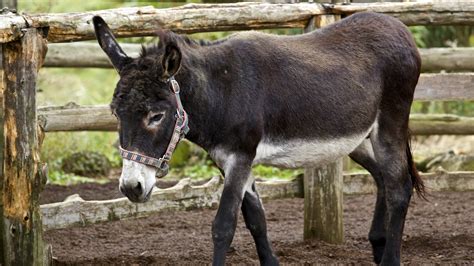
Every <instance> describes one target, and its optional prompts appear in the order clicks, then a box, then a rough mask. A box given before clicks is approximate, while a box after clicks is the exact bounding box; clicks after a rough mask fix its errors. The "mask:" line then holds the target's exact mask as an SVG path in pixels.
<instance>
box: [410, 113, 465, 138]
mask: <svg viewBox="0 0 474 266" xmlns="http://www.w3.org/2000/svg"><path fill="white" fill-rule="evenodd" d="M409 127H410V130H411V133H412V134H413V135H474V117H462V116H457V115H448V114H439V115H438V114H431V115H425V114H412V115H410V125H409Z"/></svg>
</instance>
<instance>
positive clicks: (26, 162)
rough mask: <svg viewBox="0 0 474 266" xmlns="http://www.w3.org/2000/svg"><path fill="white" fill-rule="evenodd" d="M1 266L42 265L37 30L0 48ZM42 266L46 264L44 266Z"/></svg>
mask: <svg viewBox="0 0 474 266" xmlns="http://www.w3.org/2000/svg"><path fill="white" fill-rule="evenodd" d="M1 48H2V49H1V53H0V58H1V61H2V66H1V67H2V71H1V72H2V75H1V77H2V80H1V82H0V100H1V101H0V109H1V110H0V159H1V160H0V168H1V169H0V264H1V265H43V264H44V263H45V260H44V248H43V247H44V245H43V227H42V221H41V216H40V211H39V206H40V205H39V201H38V198H39V193H40V191H41V190H42V187H43V186H44V181H45V179H44V174H43V173H42V171H41V169H40V168H41V167H40V164H39V149H38V134H37V119H36V77H37V74H38V70H39V68H40V67H41V64H42V63H43V59H44V56H45V54H46V49H47V48H46V41H45V39H44V38H43V36H42V34H41V30H37V29H35V28H28V29H23V30H22V37H21V38H19V39H18V40H16V41H12V42H9V43H5V44H2V45H1ZM46 263H47V262H46Z"/></svg>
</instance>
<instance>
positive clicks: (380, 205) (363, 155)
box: [349, 139, 386, 264]
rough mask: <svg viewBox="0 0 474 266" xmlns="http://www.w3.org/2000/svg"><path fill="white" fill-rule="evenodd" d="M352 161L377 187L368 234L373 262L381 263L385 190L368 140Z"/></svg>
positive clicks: (383, 246)
mask: <svg viewBox="0 0 474 266" xmlns="http://www.w3.org/2000/svg"><path fill="white" fill-rule="evenodd" d="M349 157H351V159H352V160H354V161H355V162H356V163H358V164H360V165H361V166H362V167H364V168H365V169H366V170H367V171H369V172H370V174H371V175H372V177H373V178H374V180H375V184H376V185H377V200H376V203H375V211H374V216H373V219H372V225H371V227H370V232H369V241H370V243H371V244H372V252H373V255H374V262H375V263H377V264H379V263H380V262H381V261H382V256H383V251H384V249H385V234H386V231H385V215H386V206H385V188H384V184H383V178H382V175H381V173H380V169H379V166H378V165H377V162H376V161H375V157H374V151H373V148H372V144H371V142H370V140H369V139H365V140H364V141H363V142H362V144H360V145H359V146H358V147H357V148H356V149H355V150H354V151H353V152H352V153H351V154H349Z"/></svg>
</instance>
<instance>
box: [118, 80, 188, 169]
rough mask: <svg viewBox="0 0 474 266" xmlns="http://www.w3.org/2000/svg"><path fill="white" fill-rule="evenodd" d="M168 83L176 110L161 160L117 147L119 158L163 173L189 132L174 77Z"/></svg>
mask: <svg viewBox="0 0 474 266" xmlns="http://www.w3.org/2000/svg"><path fill="white" fill-rule="evenodd" d="M168 82H169V83H170V84H171V90H172V91H173V92H174V95H175V99H176V106H177V108H176V123H175V125H174V129H173V135H172V136H171V139H170V142H169V144H168V148H166V152H165V154H164V155H163V156H162V157H161V158H159V159H156V158H153V157H149V156H146V155H142V154H139V153H136V152H132V151H127V150H125V149H124V148H122V147H119V151H120V156H122V158H124V159H127V160H131V161H135V162H138V163H141V164H146V165H150V166H153V167H156V168H158V170H160V171H162V172H164V173H166V172H167V171H168V162H169V161H170V160H171V155H173V152H174V150H175V149H176V146H177V145H178V143H179V141H180V140H181V139H183V138H184V136H185V135H186V134H187V133H188V131H189V127H188V114H187V113H186V111H184V108H183V104H182V103H181V98H180V97H179V91H180V89H179V84H178V82H177V81H176V80H175V79H174V77H170V78H169V79H168Z"/></svg>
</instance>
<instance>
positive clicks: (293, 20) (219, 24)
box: [0, 2, 474, 43]
mask: <svg viewBox="0 0 474 266" xmlns="http://www.w3.org/2000/svg"><path fill="white" fill-rule="evenodd" d="M362 11H374V12H379V13H385V14H388V15H391V16H394V17H397V18H399V19H400V20H401V21H402V22H404V23H405V24H407V25H473V24H474V3H472V2H466V3H372V4H350V5H321V4H316V3H298V4H269V3H249V2H247V3H233V4H188V5H184V6H181V7H176V8H166V9H156V8H153V7H139V8H120V9H109V10H101V11H90V12H83V13H57V14H30V15H22V16H17V15H12V14H9V15H0V43H5V42H10V41H12V40H15V39H17V38H18V37H19V36H21V35H22V29H24V28H27V27H35V28H48V29H49V34H48V41H49V42H68V41H80V40H89V39H93V38H95V36H94V32H93V28H92V23H91V19H92V16H94V15H100V16H102V17H103V18H104V19H105V21H107V22H108V23H109V25H110V26H111V28H112V30H113V32H114V33H115V34H116V35H117V37H132V36H150V35H155V33H156V30H157V29H158V28H166V29H170V30H173V31H176V32H181V33H194V32H206V31H228V30H248V29H268V28H304V27H305V26H306V25H307V23H308V21H309V20H310V19H311V17H313V16H317V15H321V14H342V15H349V14H352V13H355V12H362Z"/></svg>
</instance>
